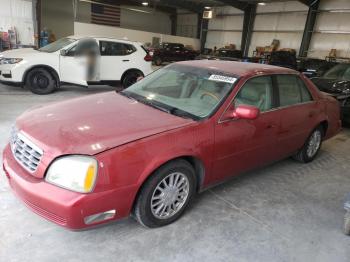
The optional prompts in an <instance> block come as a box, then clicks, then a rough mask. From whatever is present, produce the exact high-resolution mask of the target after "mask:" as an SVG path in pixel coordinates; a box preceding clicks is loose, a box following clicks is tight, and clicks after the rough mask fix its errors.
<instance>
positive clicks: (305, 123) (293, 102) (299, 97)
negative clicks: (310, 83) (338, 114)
mask: <svg viewBox="0 0 350 262" xmlns="http://www.w3.org/2000/svg"><path fill="white" fill-rule="evenodd" d="M274 81H275V84H276V86H277V90H278V94H279V95H278V97H279V109H278V111H280V112H281V115H282V116H283V117H282V118H281V127H280V131H279V136H278V145H279V151H280V154H281V156H288V155H290V154H291V153H293V152H295V151H297V150H298V149H300V148H301V147H302V146H303V144H304V143H305V141H306V139H307V137H308V136H309V135H310V133H311V131H312V130H313V128H315V127H316V125H317V123H316V121H317V115H318V114H319V113H320V109H319V107H318V104H317V102H316V101H315V100H314V99H313V98H312V95H311V93H310V92H309V90H308V88H307V87H306V85H305V83H304V82H303V80H302V79H300V77H299V76H298V75H276V76H275V77H274Z"/></svg>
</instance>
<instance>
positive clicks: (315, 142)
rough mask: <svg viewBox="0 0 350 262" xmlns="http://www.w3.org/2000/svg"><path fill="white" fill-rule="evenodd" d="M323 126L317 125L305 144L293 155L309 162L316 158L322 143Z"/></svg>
mask: <svg viewBox="0 0 350 262" xmlns="http://www.w3.org/2000/svg"><path fill="white" fill-rule="evenodd" d="M322 137H323V128H322V127H317V128H316V129H314V130H313V131H312V133H311V135H310V136H309V137H308V139H307V140H306V142H305V144H304V146H303V147H302V148H301V149H300V150H299V151H298V152H297V153H296V154H295V155H294V156H293V158H294V159H295V160H297V161H299V162H302V163H309V162H311V161H312V160H314V159H315V157H316V156H317V154H318V152H319V151H320V148H321V145H322Z"/></svg>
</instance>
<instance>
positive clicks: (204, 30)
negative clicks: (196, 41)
mask: <svg viewBox="0 0 350 262" xmlns="http://www.w3.org/2000/svg"><path fill="white" fill-rule="evenodd" d="M202 16H203V14H200V16H198V27H199V28H200V40H201V52H203V51H204V47H205V42H206V41H207V34H208V25H209V19H203V18H202ZM197 33H198V32H197Z"/></svg>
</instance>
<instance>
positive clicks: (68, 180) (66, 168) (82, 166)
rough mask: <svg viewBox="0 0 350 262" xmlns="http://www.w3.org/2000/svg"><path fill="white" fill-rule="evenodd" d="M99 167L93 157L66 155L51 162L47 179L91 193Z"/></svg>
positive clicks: (65, 186) (62, 185)
mask: <svg viewBox="0 0 350 262" xmlns="http://www.w3.org/2000/svg"><path fill="white" fill-rule="evenodd" d="M97 168H98V166H97V161H96V159H94V158H93V157H89V156H79V155H75V156H65V157H61V158H59V159H57V160H55V161H54V162H53V163H52V164H51V166H50V167H49V170H48V171H47V174H46V178H45V180H46V181H47V182H48V183H51V184H54V185H57V186H59V187H63V188H66V189H69V190H72V191H76V192H80V193H89V192H91V191H92V190H93V188H94V186H95V182H96V177H97Z"/></svg>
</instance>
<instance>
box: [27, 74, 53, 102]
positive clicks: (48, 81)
mask: <svg viewBox="0 0 350 262" xmlns="http://www.w3.org/2000/svg"><path fill="white" fill-rule="evenodd" d="M25 87H27V88H29V90H30V91H32V92H33V93H34V94H37V95H46V94H50V93H52V92H53V91H54V90H55V89H56V79H55V78H54V77H53V76H52V75H51V74H50V72H49V71H47V70H46V69H44V68H36V69H33V70H31V71H30V72H29V73H28V75H27V77H26V81H25Z"/></svg>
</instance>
